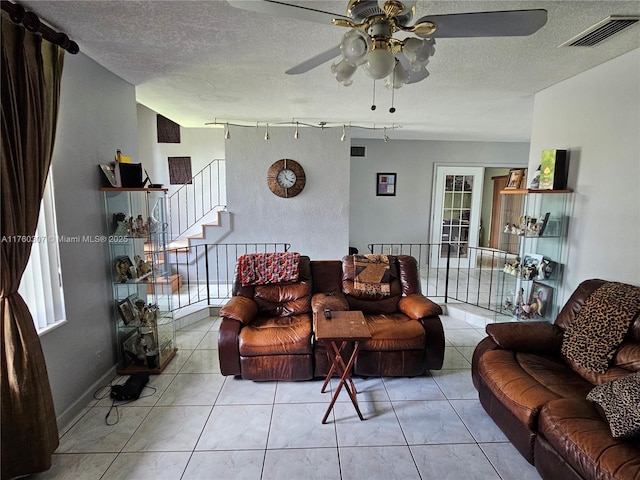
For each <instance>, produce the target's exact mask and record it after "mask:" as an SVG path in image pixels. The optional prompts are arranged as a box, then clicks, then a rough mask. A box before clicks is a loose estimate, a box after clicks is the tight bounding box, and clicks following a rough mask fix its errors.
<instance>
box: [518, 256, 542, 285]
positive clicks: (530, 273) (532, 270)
mask: <svg viewBox="0 0 640 480" xmlns="http://www.w3.org/2000/svg"><path fill="white" fill-rule="evenodd" d="M543 258H544V257H543V256H542V255H537V254H535V253H525V254H524V258H523V259H522V266H521V267H520V272H521V276H522V278H523V279H524V280H533V279H534V278H536V277H537V276H538V272H539V271H540V266H541V265H542V260H543Z"/></svg>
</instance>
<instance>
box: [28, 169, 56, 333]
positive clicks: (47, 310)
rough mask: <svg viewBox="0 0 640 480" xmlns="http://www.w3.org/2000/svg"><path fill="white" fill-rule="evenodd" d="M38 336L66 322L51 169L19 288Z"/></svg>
mask: <svg viewBox="0 0 640 480" xmlns="http://www.w3.org/2000/svg"><path fill="white" fill-rule="evenodd" d="M18 291H19V292H20V295H22V298H24V301H25V302H26V304H27V306H28V307H29V311H30V312H31V316H32V317H33V323H34V324H35V326H36V330H37V331H38V334H39V335H42V334H43V333H45V332H47V331H50V330H52V329H54V328H56V327H58V326H59V325H62V324H63V323H65V322H66V320H65V317H66V315H65V308H64V293H63V289H62V274H61V270H60V250H59V248H58V229H57V227H56V213H55V202H54V197H53V180H52V178H51V171H49V176H48V180H47V185H46V187H45V190H44V195H43V197H42V203H41V205H40V215H39V217H38V227H37V229H36V233H35V235H34V237H33V244H32V246H31V256H30V257H29V262H28V263H27V268H26V269H25V271H24V275H23V276H22V281H21V282H20V288H19V289H18Z"/></svg>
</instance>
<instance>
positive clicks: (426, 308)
mask: <svg viewBox="0 0 640 480" xmlns="http://www.w3.org/2000/svg"><path fill="white" fill-rule="evenodd" d="M398 309H399V310H400V311H401V312H402V313H404V314H405V315H406V316H407V317H409V318H413V319H414V320H419V319H421V318H426V317H435V316H438V315H442V308H441V307H440V305H438V304H437V303H434V302H432V301H431V300H429V299H428V298H427V297H425V296H424V295H422V294H420V293H412V294H411V295H407V296H406V297H402V298H401V299H400V302H399V303H398Z"/></svg>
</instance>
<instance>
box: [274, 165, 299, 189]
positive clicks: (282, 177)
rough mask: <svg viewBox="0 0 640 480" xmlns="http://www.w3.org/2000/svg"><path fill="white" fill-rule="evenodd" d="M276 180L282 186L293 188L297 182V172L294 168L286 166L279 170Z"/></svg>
mask: <svg viewBox="0 0 640 480" xmlns="http://www.w3.org/2000/svg"><path fill="white" fill-rule="evenodd" d="M276 180H277V182H278V185H280V186H281V187H283V188H291V187H293V186H294V185H295V183H296V174H295V172H294V171H293V170H290V169H288V168H286V169H284V170H280V171H279V172H278V175H277V176H276Z"/></svg>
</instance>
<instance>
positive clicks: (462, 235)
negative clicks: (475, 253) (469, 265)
mask: <svg viewBox="0 0 640 480" xmlns="http://www.w3.org/2000/svg"><path fill="white" fill-rule="evenodd" d="M472 192H473V176H472V175H446V176H445V188H444V199H443V203H442V238H441V240H442V243H443V245H442V248H441V252H440V254H441V256H442V257H446V256H447V252H448V250H449V245H446V244H450V245H451V256H452V257H458V258H461V257H466V256H467V243H468V241H469V219H470V217H471V199H472Z"/></svg>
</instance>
